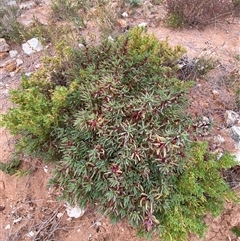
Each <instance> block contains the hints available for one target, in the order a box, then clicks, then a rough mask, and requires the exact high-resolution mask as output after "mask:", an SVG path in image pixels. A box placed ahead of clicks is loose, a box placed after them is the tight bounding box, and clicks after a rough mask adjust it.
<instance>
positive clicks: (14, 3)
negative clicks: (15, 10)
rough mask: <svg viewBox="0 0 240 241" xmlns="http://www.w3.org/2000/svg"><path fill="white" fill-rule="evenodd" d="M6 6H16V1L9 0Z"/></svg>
mask: <svg viewBox="0 0 240 241" xmlns="http://www.w3.org/2000/svg"><path fill="white" fill-rule="evenodd" d="M7 5H8V6H16V5H17V2H16V1H9V2H8V3H7Z"/></svg>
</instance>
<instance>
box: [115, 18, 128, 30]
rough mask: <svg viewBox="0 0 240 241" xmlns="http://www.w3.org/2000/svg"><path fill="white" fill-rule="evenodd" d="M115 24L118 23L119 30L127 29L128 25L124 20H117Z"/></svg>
mask: <svg viewBox="0 0 240 241" xmlns="http://www.w3.org/2000/svg"><path fill="white" fill-rule="evenodd" d="M117 22H118V24H119V26H120V27H121V28H127V27H128V23H127V21H126V20H124V19H118V20H117Z"/></svg>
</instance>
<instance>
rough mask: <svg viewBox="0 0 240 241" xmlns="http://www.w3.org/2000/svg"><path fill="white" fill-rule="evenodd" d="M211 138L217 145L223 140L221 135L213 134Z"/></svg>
mask: <svg viewBox="0 0 240 241" xmlns="http://www.w3.org/2000/svg"><path fill="white" fill-rule="evenodd" d="M213 140H214V143H215V144H217V145H221V144H223V143H224V142H225V139H224V138H223V137H222V136H221V135H216V136H214V138H213Z"/></svg>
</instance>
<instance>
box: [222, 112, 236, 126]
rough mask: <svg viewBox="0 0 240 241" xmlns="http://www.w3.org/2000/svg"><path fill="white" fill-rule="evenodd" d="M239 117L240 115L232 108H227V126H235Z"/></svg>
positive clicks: (225, 116) (225, 117)
mask: <svg viewBox="0 0 240 241" xmlns="http://www.w3.org/2000/svg"><path fill="white" fill-rule="evenodd" d="M238 118H239V115H238V114H237V113H236V112H234V111H232V110H227V111H226V112H225V115H224V119H225V123H226V125H227V127H231V126H233V125H234V124H235V123H236V122H237V120H238Z"/></svg>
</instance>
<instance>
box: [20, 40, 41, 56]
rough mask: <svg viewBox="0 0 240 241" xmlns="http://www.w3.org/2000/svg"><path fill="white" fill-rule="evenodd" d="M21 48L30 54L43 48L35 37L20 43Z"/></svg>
mask: <svg viewBox="0 0 240 241" xmlns="http://www.w3.org/2000/svg"><path fill="white" fill-rule="evenodd" d="M22 49H23V51H24V53H25V54H27V55H29V56H30V55H32V54H33V53H35V52H39V51H41V50H43V46H42V44H41V43H40V41H39V40H38V39H37V38H32V39H30V40H28V41H27V42H26V43H24V44H22Z"/></svg>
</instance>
